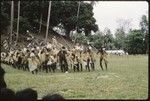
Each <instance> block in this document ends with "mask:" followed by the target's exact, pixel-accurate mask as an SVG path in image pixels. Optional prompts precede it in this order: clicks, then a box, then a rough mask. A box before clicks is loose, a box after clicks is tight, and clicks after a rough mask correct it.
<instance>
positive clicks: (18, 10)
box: [16, 1, 20, 44]
mask: <svg viewBox="0 0 150 101" xmlns="http://www.w3.org/2000/svg"><path fill="white" fill-rule="evenodd" d="M19 19H20V1H18V20H17V38H16V44H17V42H18V36H19Z"/></svg>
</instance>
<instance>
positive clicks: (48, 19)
mask: <svg viewBox="0 0 150 101" xmlns="http://www.w3.org/2000/svg"><path fill="white" fill-rule="evenodd" d="M51 2H52V1H49V9H48V17H47V28H46V36H45V42H46V41H47V36H48V30H49V21H50V12H51Z"/></svg>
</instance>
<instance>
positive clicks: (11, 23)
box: [9, 1, 14, 46]
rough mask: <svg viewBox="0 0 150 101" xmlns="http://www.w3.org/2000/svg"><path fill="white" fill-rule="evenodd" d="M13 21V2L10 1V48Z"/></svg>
mask: <svg viewBox="0 0 150 101" xmlns="http://www.w3.org/2000/svg"><path fill="white" fill-rule="evenodd" d="M13 20H14V1H11V22H10V42H9V44H10V46H11V43H12V34H13Z"/></svg>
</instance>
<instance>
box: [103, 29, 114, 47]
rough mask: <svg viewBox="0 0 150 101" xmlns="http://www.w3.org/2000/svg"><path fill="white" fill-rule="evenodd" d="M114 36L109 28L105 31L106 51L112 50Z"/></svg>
mask: <svg viewBox="0 0 150 101" xmlns="http://www.w3.org/2000/svg"><path fill="white" fill-rule="evenodd" d="M112 42H113V35H112V34H111V31H110V29H109V28H105V29H104V46H105V48H106V49H112V44H111V43H112Z"/></svg>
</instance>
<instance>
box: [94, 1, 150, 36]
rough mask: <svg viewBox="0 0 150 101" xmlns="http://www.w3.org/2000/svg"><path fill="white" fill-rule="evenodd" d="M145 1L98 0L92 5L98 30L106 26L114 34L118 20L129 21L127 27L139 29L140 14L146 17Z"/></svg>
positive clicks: (146, 5) (146, 6) (146, 4)
mask: <svg viewBox="0 0 150 101" xmlns="http://www.w3.org/2000/svg"><path fill="white" fill-rule="evenodd" d="M148 9H149V8H148V3H147V2H146V1H99V2H97V3H96V4H95V5H94V9H93V12H94V18H95V19H96V24H98V26H99V29H100V31H104V29H105V28H106V27H107V28H109V29H110V30H111V33H112V34H114V33H115V30H116V28H118V27H119V23H118V22H120V21H127V22H130V23H128V24H129V27H131V28H132V29H139V22H140V20H141V17H142V15H143V14H144V15H146V16H147V17H148Z"/></svg>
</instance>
